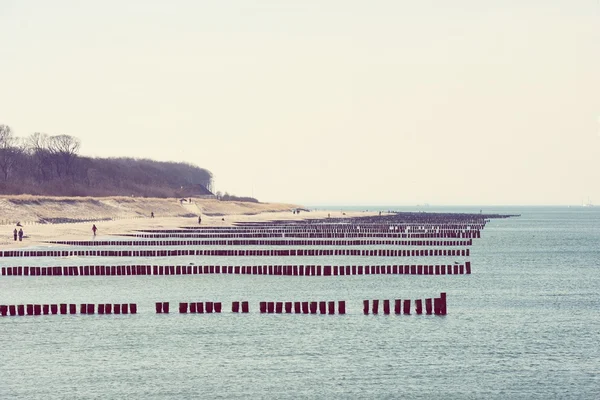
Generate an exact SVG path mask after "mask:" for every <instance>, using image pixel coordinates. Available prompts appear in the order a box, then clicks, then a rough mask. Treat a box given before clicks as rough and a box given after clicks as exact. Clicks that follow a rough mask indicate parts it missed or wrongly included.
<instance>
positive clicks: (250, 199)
mask: <svg viewBox="0 0 600 400" xmlns="http://www.w3.org/2000/svg"><path fill="white" fill-rule="evenodd" d="M215 194H216V196H217V199H219V200H221V201H245V202H247V203H258V202H259V201H258V200H257V199H255V198H254V197H247V196H234V195H232V194H229V193H227V192H225V193H221V192H217V193H215Z"/></svg>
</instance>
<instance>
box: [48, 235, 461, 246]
mask: <svg viewBox="0 0 600 400" xmlns="http://www.w3.org/2000/svg"><path fill="white" fill-rule="evenodd" d="M48 243H52V244H64V245H69V246H87V247H104V246H115V247H117V246H130V247H131V246H140V247H144V246H148V247H151V246H440V247H442V246H471V245H472V244H473V239H469V240H391V239H343V240H341V239H340V240H333V239H311V240H307V239H289V238H286V239H282V238H281V236H279V238H277V239H271V240H267V239H229V240H226V239H220V240H217V239H206V240H98V241H95V240H55V241H49V242H48Z"/></svg>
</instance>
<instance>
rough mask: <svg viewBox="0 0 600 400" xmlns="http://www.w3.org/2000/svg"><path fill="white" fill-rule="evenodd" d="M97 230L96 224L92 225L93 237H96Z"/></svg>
mask: <svg viewBox="0 0 600 400" xmlns="http://www.w3.org/2000/svg"><path fill="white" fill-rule="evenodd" d="M97 230H98V228H96V224H94V225H92V232H94V236H96V231H97Z"/></svg>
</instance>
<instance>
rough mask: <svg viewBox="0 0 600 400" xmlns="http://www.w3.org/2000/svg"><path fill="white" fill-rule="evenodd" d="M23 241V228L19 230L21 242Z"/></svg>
mask: <svg viewBox="0 0 600 400" xmlns="http://www.w3.org/2000/svg"><path fill="white" fill-rule="evenodd" d="M22 241H23V228H21V229H19V242H22Z"/></svg>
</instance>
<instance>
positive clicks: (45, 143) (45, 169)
mask: <svg viewBox="0 0 600 400" xmlns="http://www.w3.org/2000/svg"><path fill="white" fill-rule="evenodd" d="M26 143H27V147H28V150H29V152H30V153H31V155H32V156H33V157H34V159H35V163H36V169H37V175H38V180H39V181H48V180H49V179H50V178H51V177H52V169H51V168H52V163H51V160H52V154H51V151H50V136H48V135H47V134H45V133H40V132H35V133H32V134H31V136H29V137H28V138H27V140H26Z"/></svg>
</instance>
